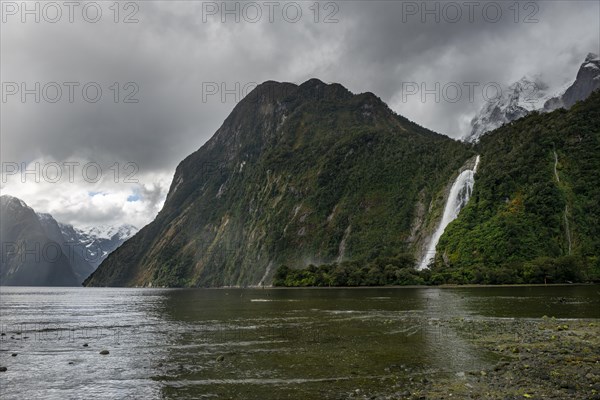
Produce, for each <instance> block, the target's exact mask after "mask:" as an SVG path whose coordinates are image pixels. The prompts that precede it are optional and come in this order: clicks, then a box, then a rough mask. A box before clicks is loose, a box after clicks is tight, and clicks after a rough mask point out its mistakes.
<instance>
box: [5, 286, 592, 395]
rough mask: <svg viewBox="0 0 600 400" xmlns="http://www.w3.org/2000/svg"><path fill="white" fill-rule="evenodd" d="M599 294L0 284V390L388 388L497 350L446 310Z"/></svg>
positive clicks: (501, 310)
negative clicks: (484, 347) (468, 334)
mask: <svg viewBox="0 0 600 400" xmlns="http://www.w3.org/2000/svg"><path fill="white" fill-rule="evenodd" d="M599 292H600V288H599V287H598V286H550V287H478V288H468V287H462V288H373V289H371V288H364V289H196V290H193V289H189V290H178V289H80V288H9V287H2V288H0V305H1V309H0V313H1V314H0V317H1V322H0V323H1V328H0V329H1V332H2V333H3V334H4V335H3V336H1V337H0V366H6V367H7V368H8V370H7V371H6V372H2V373H0V397H1V398H2V399H38V398H50V399H74V398H85V399H95V398H102V399H112V398H119V399H122V398H132V399H133V398H136V399H137V398H143V399H158V398H161V399H165V398H166V399H175V398H213V397H214V398H240V399H254V398H256V399H280V398H294V399H327V398H346V397H348V394H350V393H352V392H354V391H355V390H356V389H360V390H362V391H363V392H365V391H366V392H368V393H389V392H390V391H391V390H392V389H391V388H392V387H399V388H401V387H402V380H404V379H406V380H408V379H411V378H412V379H422V378H424V377H426V378H428V379H435V377H436V376H443V375H448V374H456V373H460V372H461V371H466V370H477V369H479V368H485V367H488V366H490V365H492V364H493V363H494V362H496V361H497V360H495V359H494V358H493V356H492V355H490V354H486V353H482V352H481V351H475V349H474V348H472V346H471V345H470V344H469V342H468V340H466V338H465V337H464V335H461V334H460V333H459V332H455V331H453V329H452V328H451V325H448V324H445V321H449V320H455V319H464V320H494V319H507V318H508V319H512V318H514V319H515V320H517V319H523V318H524V319H528V318H539V317H541V316H543V315H547V316H554V317H556V318H600V311H599V310H600V295H599ZM84 344H88V346H87V347H84ZM101 350H109V352H110V354H108V355H100V354H99V352H100V351H101ZM13 353H16V354H17V356H15V357H12V356H11V355H12V354H13ZM399 379H400V381H399Z"/></svg>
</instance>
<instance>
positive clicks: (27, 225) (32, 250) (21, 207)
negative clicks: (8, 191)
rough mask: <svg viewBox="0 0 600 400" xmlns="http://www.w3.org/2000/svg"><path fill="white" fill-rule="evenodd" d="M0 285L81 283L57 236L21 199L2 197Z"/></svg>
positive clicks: (0, 200)
mask: <svg viewBox="0 0 600 400" xmlns="http://www.w3.org/2000/svg"><path fill="white" fill-rule="evenodd" d="M0 221H1V223H0V242H1V244H2V248H1V253H2V260H1V262H0V285H4V286H8V285H10V286H76V285H78V283H79V282H80V280H79V279H78V278H77V274H76V273H75V271H74V270H73V267H72V265H71V262H70V260H69V257H68V256H67V255H65V254H64V253H63V251H62V247H61V245H60V242H56V239H57V238H56V237H54V236H53V235H51V236H49V235H48V234H47V233H46V231H45V229H44V228H43V227H42V224H41V223H40V219H39V218H38V216H37V215H36V213H35V211H33V209H31V208H30V207H29V206H27V204H25V203H24V202H23V201H22V200H19V199H17V198H16V197H12V196H6V195H4V196H0Z"/></svg>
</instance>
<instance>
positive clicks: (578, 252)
mask: <svg viewBox="0 0 600 400" xmlns="http://www.w3.org/2000/svg"><path fill="white" fill-rule="evenodd" d="M477 150H478V153H480V154H481V167H480V169H479V171H478V173H477V177H476V182H475V187H474V191H473V194H472V197H471V201H470V202H469V203H468V204H467V206H466V207H465V208H464V209H463V210H462V212H461V214H460V215H459V217H458V219H456V220H455V221H454V222H453V223H451V224H450V225H449V226H448V227H447V229H446V231H445V232H444V235H443V236H442V238H441V240H440V242H439V245H438V247H437V250H438V256H437V258H436V264H437V268H436V269H434V271H436V272H437V273H440V274H446V276H445V278H444V279H441V280H442V281H447V280H448V279H447V278H448V277H449V276H450V277H451V279H450V280H454V281H455V282H457V283H460V282H471V283H508V282H513V283H514V282H535V283H539V282H542V283H543V282H544V281H545V280H546V278H548V279H549V280H550V282H552V281H563V282H564V281H578V280H581V276H580V274H582V273H583V272H584V271H586V270H590V269H591V270H594V269H595V274H596V276H598V277H600V91H597V92H595V93H593V94H592V95H591V96H590V97H589V98H588V99H587V100H585V101H583V102H580V103H577V104H575V105H574V106H572V107H571V108H570V110H568V111H566V110H565V109H559V110H556V111H554V112H551V113H546V114H540V113H532V114H531V115H529V116H527V117H525V118H522V119H520V120H519V121H515V122H513V123H510V124H507V125H505V126H503V127H502V128H500V129H498V130H496V131H494V132H491V133H490V134H488V135H485V136H483V137H482V138H481V141H480V143H479V144H478V145H477Z"/></svg>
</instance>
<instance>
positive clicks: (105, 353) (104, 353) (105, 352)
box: [100, 350, 109, 356]
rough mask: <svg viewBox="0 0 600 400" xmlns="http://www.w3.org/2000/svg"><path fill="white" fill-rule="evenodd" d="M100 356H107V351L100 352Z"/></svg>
mask: <svg viewBox="0 0 600 400" xmlns="http://www.w3.org/2000/svg"><path fill="white" fill-rule="evenodd" d="M100 354H102V355H103V356H105V355H107V354H109V351H108V350H102V351H101V352H100Z"/></svg>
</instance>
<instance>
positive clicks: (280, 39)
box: [0, 0, 600, 227]
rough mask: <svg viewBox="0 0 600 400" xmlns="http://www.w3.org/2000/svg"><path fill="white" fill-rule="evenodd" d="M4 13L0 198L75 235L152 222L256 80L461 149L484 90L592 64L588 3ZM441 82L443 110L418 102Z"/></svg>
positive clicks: (599, 12) (14, 8)
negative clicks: (376, 113) (319, 87)
mask: <svg viewBox="0 0 600 400" xmlns="http://www.w3.org/2000/svg"><path fill="white" fill-rule="evenodd" d="M488 3H489V4H488ZM1 4H2V24H1V32H0V33H1V34H0V41H1V43H0V44H1V61H0V62H1V81H2V103H1V118H0V119H1V143H0V145H1V146H0V147H1V149H0V152H1V157H2V167H3V176H2V187H1V191H2V194H12V195H15V196H18V197H20V198H22V199H23V200H25V202H27V203H28V204H29V205H30V206H31V207H33V208H34V209H35V210H36V211H41V212H50V213H52V214H53V215H54V216H55V218H57V219H58V220H59V221H61V222H67V223H72V224H74V225H75V226H86V225H96V224H117V225H118V224H122V223H131V224H134V225H136V226H138V227H142V226H143V225H145V224H146V223H148V222H149V221H151V220H152V218H154V216H155V215H156V213H157V212H158V210H160V207H161V205H162V202H163V201H164V198H165V196H166V194H167V190H168V188H169V184H170V182H171V179H172V175H173V173H174V170H175V167H176V166H177V164H178V163H179V162H180V161H181V160H182V159H183V158H184V157H185V156H187V155H188V154H190V153H191V152H192V151H194V150H196V149H197V148H199V147H200V146H201V145H202V144H203V143H204V142H205V141H206V140H208V139H209V138H210V137H211V136H212V135H213V133H214V132H215V131H216V130H217V128H218V127H219V126H220V125H221V123H222V122H223V120H224V119H225V117H226V116H227V115H228V114H229V112H230V111H231V109H232V108H233V106H234V105H235V103H236V101H239V98H241V96H243V94H244V93H245V91H246V90H248V89H250V88H252V87H254V86H255V85H256V84H257V83H260V82H263V81H265V80H277V81H288V82H294V83H302V82H304V81H306V80H307V79H309V78H312V77H316V78H319V79H321V80H323V81H325V82H339V83H341V84H342V85H344V86H345V87H347V88H348V89H349V90H351V91H352V92H354V93H361V92H366V91H370V92H373V93H375V94H376V95H378V96H379V97H381V98H382V99H383V100H384V101H385V102H387V103H388V104H389V105H390V107H391V108H392V109H393V110H394V111H396V112H397V113H399V114H401V115H404V116H406V117H408V118H409V119H411V120H413V121H415V122H417V123H419V124H421V125H423V126H425V127H427V128H430V129H432V130H435V131H437V132H439V133H442V134H445V135H448V136H451V137H454V138H458V137H460V136H462V135H463V134H465V133H466V132H467V130H468V127H469V121H470V120H471V118H472V117H473V115H474V114H475V113H476V112H477V110H478V109H479V108H480V107H481V106H482V104H483V102H484V99H483V96H482V93H481V90H482V88H483V87H484V85H486V84H490V83H499V84H502V85H505V84H510V83H512V82H514V81H516V80H518V79H520V78H521V77H522V76H523V75H539V76H541V79H542V80H544V81H545V82H547V83H548V84H549V85H550V86H551V87H558V86H560V85H563V84H565V83H567V82H568V81H572V80H573V79H574V78H575V74H576V72H577V69H578V67H579V65H580V64H581V63H582V62H583V59H584V58H585V56H586V55H587V53H588V52H595V53H598V52H600V50H599V49H600V43H599V41H600V26H599V21H600V7H599V2H598V1H580V2H577V1H570V0H569V1H540V2H528V1H522V2H516V3H515V1H512V0H511V1H508V2H504V1H497V2H471V3H469V2H463V1H457V2H431V1H430V2H427V5H426V6H425V7H427V8H426V9H425V8H424V6H423V2H421V1H419V2H401V1H397V2H393V1H385V2H373V1H352V2H344V1H337V2H321V3H320V4H319V7H315V5H314V4H315V3H314V1H309V2H296V3H285V2H274V3H271V4H272V5H268V3H265V2H245V3H236V2H228V4H227V9H228V10H230V11H231V10H233V11H231V12H229V13H228V12H226V10H224V8H223V6H222V2H200V1H180V2H173V1H170V2H161V1H152V2H129V3H126V2H122V3H120V5H121V7H120V8H119V9H116V8H115V7H114V6H113V2H112V1H99V2H97V3H89V2H83V3H78V2H75V3H74V5H73V6H72V8H69V7H67V6H64V5H63V2H60V1H59V2H57V3H47V2H46V3H44V2H40V3H37V2H30V3H28V9H29V10H33V13H31V14H28V13H27V12H26V11H27V10H23V9H22V3H21V2H7V1H2V3H1ZM48 4H50V5H48ZM36 8H37V10H38V11H39V15H37V16H36V11H35V10H36ZM236 9H237V11H236ZM99 11H100V12H101V15H100V14H99V13H98V12H99ZM299 12H301V15H300V13H299ZM59 13H60V14H59ZM259 13H260V14H259ZM36 18H39V22H37V21H36V20H35V19H36ZM236 18H237V19H239V21H236ZM70 19H72V20H73V22H70ZM223 19H225V22H223ZM436 19H438V20H439V21H436ZM115 20H116V21H117V22H115ZM126 20H127V21H128V22H129V23H126V22H125V21H126ZM136 20H137V22H135V21H136ZM53 21H54V22H53ZM94 21H96V22H94ZM436 82H437V83H439V85H440V86H439V87H440V99H439V101H436V99H435V96H434V95H433V94H429V95H427V96H426V97H425V99H423V98H422V96H421V93H413V92H414V88H415V87H421V88H422V85H425V88H427V89H428V90H435V88H436ZM36 83H39V89H37V88H36ZM465 83H468V84H470V85H472V84H471V83H476V84H477V85H478V86H475V89H474V96H475V97H474V99H471V98H470V96H469V91H468V90H467V88H468V86H467V85H465ZM236 85H237V86H236ZM415 85H416V86H415ZM457 85H458V86H460V87H463V88H464V89H465V90H464V91H463V93H462V94H461V95H460V96H458V97H457V94H456V93H455V92H452V91H450V92H447V93H446V94H447V96H444V93H443V88H444V87H447V88H448V87H450V88H452V87H456V86H457ZM84 87H85V90H84ZM221 87H224V88H227V89H228V90H230V92H228V93H227V94H226V95H225V98H224V99H223V98H222V96H221V95H222V93H214V91H215V88H219V91H221ZM98 88H99V89H100V90H101V91H102V93H101V95H100V94H99V92H97V90H98ZM236 88H238V89H237V90H236ZM24 89H25V90H28V91H29V92H24ZM58 89H60V96H59V91H58ZM409 89H410V90H409ZM419 90H420V89H419ZM24 93H25V94H24ZM23 95H24V98H23ZM36 95H37V96H38V97H39V103H38V102H36ZM448 97H451V99H449V98H448ZM23 100H24V102H23ZM423 100H424V101H423ZM115 101H116V102H115ZM136 101H137V102H136ZM23 163H26V164H23ZM65 163H67V164H65ZM24 165H27V168H28V170H29V171H33V172H30V173H28V174H27V175H24V176H23V175H22V169H23V166H24ZM57 166H59V167H60V172H61V173H62V175H61V176H60V177H59V176H58V175H57V171H58V168H57ZM98 167H100V168H101V169H102V172H101V173H100V174H98ZM15 168H16V169H17V170H15ZM36 168H39V170H38V171H37V172H36ZM117 171H118V173H117ZM23 180H24V181H25V182H22V181H23ZM36 180H37V181H39V182H36Z"/></svg>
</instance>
